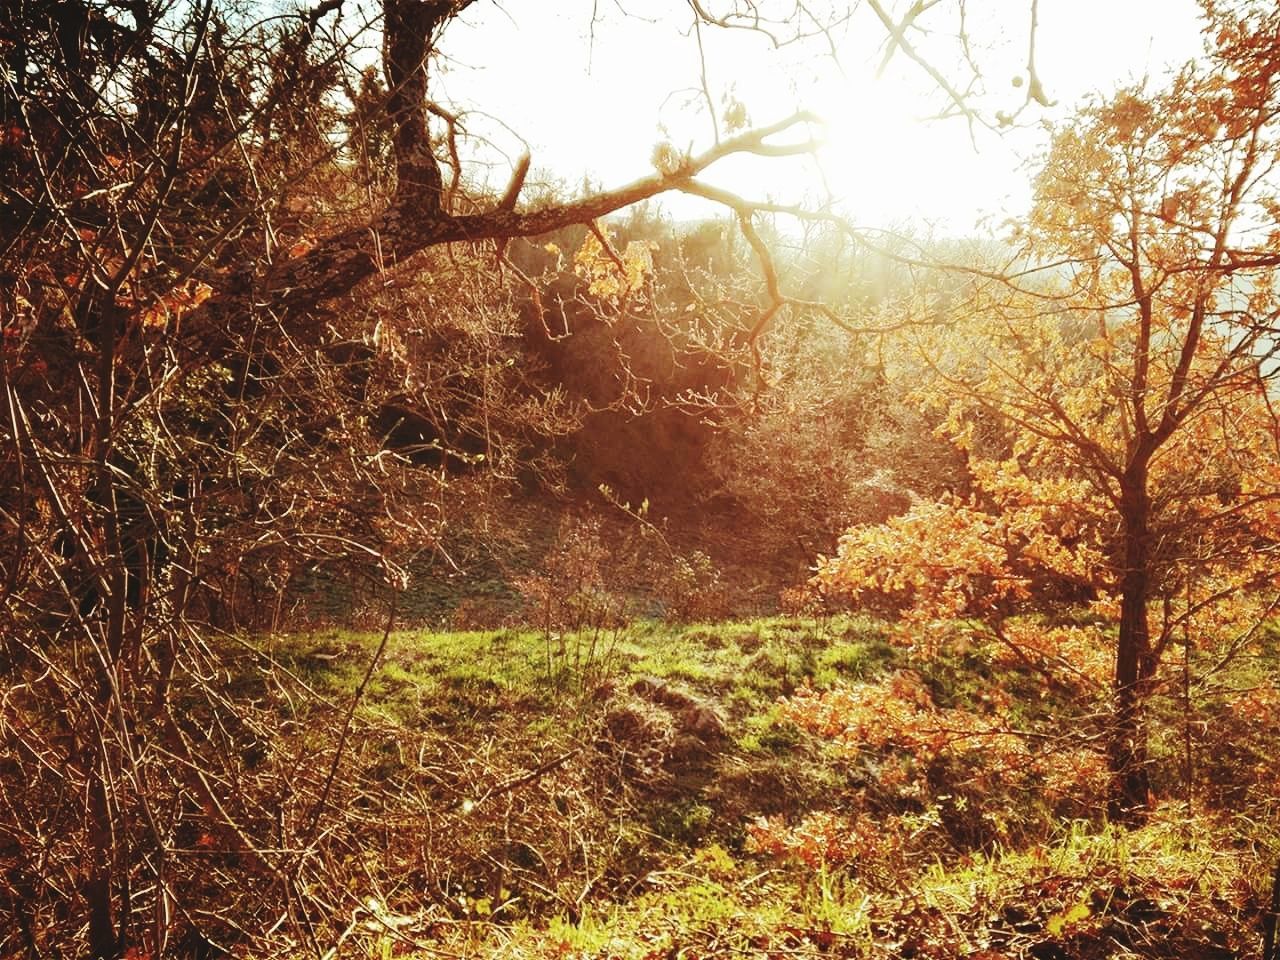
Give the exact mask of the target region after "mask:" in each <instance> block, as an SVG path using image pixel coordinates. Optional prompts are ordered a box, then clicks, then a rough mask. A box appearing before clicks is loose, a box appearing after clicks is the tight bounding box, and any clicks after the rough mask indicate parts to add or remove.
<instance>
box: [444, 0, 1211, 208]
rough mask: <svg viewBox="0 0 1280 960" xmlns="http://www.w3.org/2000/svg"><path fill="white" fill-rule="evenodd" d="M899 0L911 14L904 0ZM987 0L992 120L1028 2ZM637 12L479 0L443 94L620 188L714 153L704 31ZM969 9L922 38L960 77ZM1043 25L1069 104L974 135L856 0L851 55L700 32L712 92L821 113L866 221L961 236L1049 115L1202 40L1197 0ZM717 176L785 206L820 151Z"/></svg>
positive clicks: (544, 154)
mask: <svg viewBox="0 0 1280 960" xmlns="http://www.w3.org/2000/svg"><path fill="white" fill-rule="evenodd" d="M887 5H888V6H890V8H891V9H895V10H898V13H899V15H900V14H901V9H899V8H905V7H906V6H908V4H906V3H905V2H903V0H898V2H897V3H894V4H887ZM593 6H594V7H595V8H596V12H597V19H596V20H595V22H594V24H593V22H592V9H593ZM979 6H981V5H980V4H975V3H972V2H970V3H969V4H968V7H969V17H970V21H969V28H970V29H969V33H970V36H971V38H972V40H973V41H974V43H975V48H974V50H973V53H974V56H975V59H976V60H977V61H978V63H979V65H980V66H981V67H982V68H983V70H984V79H983V85H984V87H985V90H986V93H985V95H984V96H983V97H982V98H981V99H980V100H977V101H975V102H976V103H978V105H979V106H980V107H981V108H982V109H983V110H984V112H985V114H986V115H987V116H988V117H991V116H994V114H995V112H996V110H999V109H1004V110H1014V109H1016V108H1017V107H1018V105H1019V104H1020V103H1021V102H1022V100H1023V98H1024V95H1025V91H1026V86H1025V63H1026V59H1027V26H1028V23H1027V20H1028V10H1029V0H987V2H986V3H985V10H986V12H985V14H984V13H983V12H982V11H980V10H977V9H976V8H977V7H979ZM628 8H629V9H632V8H633V9H635V10H642V11H643V15H640V14H637V15H633V16H625V15H623V14H622V13H621V12H620V10H619V7H618V5H617V4H616V3H613V2H609V0H597V2H596V3H594V4H593V3H592V2H591V0H579V2H572V3H571V2H567V0H566V2H558V3H554V4H551V3H525V4H516V3H510V4H506V5H501V6H500V5H497V4H477V5H475V6H473V7H471V8H470V10H469V11H468V13H467V14H466V15H464V19H463V21H462V22H458V23H455V24H454V25H452V26H451V27H450V28H449V31H448V33H447V34H446V36H445V41H444V43H443V45H442V48H443V50H444V52H445V53H446V55H447V56H448V57H449V58H450V61H449V63H448V64H447V72H446V73H445V74H444V76H442V77H441V76H439V75H437V77H438V79H437V85H436V87H435V92H436V95H437V96H440V95H441V94H442V93H443V94H444V95H445V96H444V99H447V100H448V101H450V102H452V103H454V104H456V105H459V106H465V107H468V108H473V109H476V110H480V111H485V112H486V113H488V114H489V115H491V117H492V118H494V120H484V121H482V120H481V119H480V118H478V117H477V118H475V119H474V120H473V121H472V127H473V129H474V130H477V131H482V132H483V133H484V134H485V135H486V136H488V137H490V138H491V139H492V142H493V143H494V144H495V145H496V146H497V147H498V148H500V149H501V150H504V151H506V152H507V153H509V155H510V156H511V157H513V158H514V156H516V155H518V154H519V153H520V152H521V149H522V147H521V143H520V139H519V138H523V140H524V141H526V142H527V143H528V145H529V147H530V148H531V150H532V154H533V161H534V170H535V171H543V172H546V173H549V174H551V175H554V176H555V177H557V178H559V179H561V180H563V181H564V182H565V183H566V184H567V185H568V186H570V187H577V186H580V185H581V183H582V180H583V178H584V177H590V178H591V180H592V181H593V182H594V183H597V184H601V185H606V186H608V185H614V184H620V183H623V182H626V181H628V180H630V179H632V178H634V177H636V176H640V175H643V174H646V173H648V172H651V170H652V168H651V166H650V161H649V158H650V156H651V154H652V152H653V147H654V145H655V144H656V143H658V142H659V141H660V140H664V139H669V140H670V141H671V142H672V143H673V144H674V145H675V146H676V147H678V148H681V149H684V148H686V147H690V146H692V147H693V149H694V150H695V151H697V150H701V149H703V148H705V147H706V146H707V145H709V144H710V142H711V125H710V120H709V119H708V115H707V112H706V108H705V103H704V102H703V101H702V98H701V96H700V94H699V92H698V85H699V82H700V81H699V76H700V59H699V54H698V38H697V37H696V36H695V35H693V33H692V32H691V29H690V25H691V15H690V12H689V8H688V6H687V4H686V3H685V2H681V0H645V2H643V3H640V2H632V3H630V4H629V5H628ZM713 9H714V6H713ZM957 9H958V4H956V3H955V2H954V0H942V2H941V3H939V4H938V5H937V6H936V7H935V8H934V9H933V10H930V11H929V13H928V14H927V16H928V17H929V18H930V19H928V20H927V21H926V20H922V21H921V22H922V23H927V24H930V25H933V26H934V32H933V33H932V34H931V36H930V37H929V38H928V39H927V40H925V41H923V42H924V43H926V44H932V45H933V46H932V47H930V48H929V49H930V50H931V51H933V53H932V55H931V60H933V61H934V62H936V63H937V64H938V66H939V67H940V68H942V69H943V72H944V73H947V74H948V75H949V76H950V77H955V78H958V79H959V80H961V81H963V79H964V76H965V75H964V73H963V71H962V70H961V69H960V68H959V66H958V65H957V64H956V63H955V55H956V52H957V50H958V44H957V42H956V40H955V35H954V34H955V30H956V21H955V11H956V10H957ZM982 16H985V17H987V18H988V19H985V20H984V19H980V18H981V17H982ZM1039 22H1040V29H1039V32H1038V34H1037V65H1038V71H1039V74H1040V77H1041V79H1042V81H1043V83H1044V86H1045V88H1046V91H1047V93H1048V95H1049V97H1050V98H1051V99H1053V100H1055V101H1057V105H1056V106H1055V107H1053V108H1051V109H1047V110H1046V109H1043V108H1040V107H1035V106H1034V105H1033V106H1032V107H1029V108H1028V109H1027V110H1026V111H1025V112H1024V113H1023V115H1022V117H1021V118H1020V121H1029V122H1027V123H1022V124H1020V129H1015V130H1012V131H1006V132H1005V133H1003V134H996V133H994V132H991V131H989V130H985V129H978V130H976V132H975V137H976V141H977V145H976V148H975V145H974V142H973V141H972V140H971V139H970V132H969V127H968V125H967V124H965V122H964V121H962V120H957V119H950V120H936V119H935V120H931V121H929V120H922V119H920V118H922V117H927V116H929V115H931V114H936V113H937V112H938V111H939V110H940V109H941V108H942V107H943V106H944V105H945V97H943V96H942V95H940V94H939V93H938V91H937V88H936V87H933V86H931V84H930V81H928V79H927V78H926V77H924V75H923V74H922V73H921V71H920V70H919V68H918V67H917V66H916V65H915V64H913V63H911V62H910V61H909V60H908V59H907V58H906V57H905V56H903V55H902V54H901V53H899V54H898V55H897V56H896V57H895V58H894V60H893V61H892V62H891V63H890V65H889V67H888V68H887V69H886V70H885V71H884V73H883V75H882V76H877V68H878V66H879V61H880V60H881V55H882V52H883V41H884V38H885V32H884V29H883V28H882V27H881V26H880V24H879V22H878V21H877V20H876V19H875V17H874V15H873V13H872V12H871V11H870V10H867V9H858V10H857V11H856V15H855V17H854V19H853V20H852V22H851V23H850V24H849V26H848V27H847V28H846V29H844V30H843V31H842V32H841V33H840V34H839V35H838V36H837V37H836V41H837V50H836V52H837V56H838V59H839V62H838V63H837V62H836V61H835V60H833V59H832V57H831V56H830V54H829V52H828V53H826V55H824V47H823V45H822V43H821V42H819V41H809V42H807V43H805V44H802V45H797V46H791V47H786V48H783V49H781V50H773V49H771V47H770V44H769V43H768V42H767V40H766V39H765V38H763V37H761V36H759V35H755V34H752V33H748V32H746V31H725V30H717V29H707V28H704V29H703V30H702V33H701V39H702V44H703V49H704V50H705V55H706V64H707V69H708V85H709V87H710V89H711V92H712V95H713V98H714V99H715V100H716V101H717V106H719V105H720V102H721V98H722V97H726V96H728V97H734V98H736V99H738V100H740V101H741V102H742V103H743V104H744V105H745V106H746V108H747V110H748V112H749V114H750V118H751V120H752V121H753V122H754V123H757V124H764V123H770V122H773V121H775V120H777V119H780V118H782V117H785V116H787V115H789V114H790V113H791V112H793V111H794V110H796V109H808V110H812V111H814V112H816V113H818V114H820V115H821V116H823V117H824V119H825V120H826V129H825V130H824V131H822V136H823V137H824V140H825V146H824V147H823V149H822V151H821V157H820V164H821V167H822V175H823V176H825V181H826V183H827V184H828V185H829V187H830V189H831V190H832V192H833V193H835V194H836V195H837V196H838V197H840V198H841V202H842V207H843V209H844V211H845V212H846V213H847V214H848V215H850V216H851V217H852V218H853V219H854V220H856V221H858V222H860V223H863V224H868V225H886V224H889V223H892V222H897V221H902V220H904V219H913V220H918V221H919V220H923V221H929V222H932V223H935V224H937V225H939V226H940V227H941V228H942V229H944V230H947V231H949V232H967V231H969V230H971V229H973V227H974V226H975V224H976V223H977V222H979V221H980V220H981V219H982V218H983V217H994V218H995V219H996V220H997V221H998V220H1001V219H1003V218H1004V217H1005V216H1007V215H1009V214H1011V213H1016V212H1018V211H1020V210H1022V209H1025V206H1026V203H1027V199H1028V196H1029V188H1028V176H1029V175H1028V172H1027V170H1026V167H1025V161H1026V159H1027V158H1028V157H1031V156H1033V155H1034V154H1035V152H1036V150H1037V149H1039V148H1040V147H1041V146H1042V145H1043V144H1044V143H1045V141H1046V135H1045V131H1044V128H1043V124H1042V122H1041V121H1044V120H1046V119H1049V120H1061V119H1063V118H1064V117H1065V116H1067V115H1069V108H1070V106H1071V105H1072V104H1074V103H1077V102H1079V100H1080V99H1081V98H1082V97H1083V96H1085V95H1087V94H1089V93H1098V92H1101V93H1105V92H1107V91H1109V90H1112V89H1114V88H1115V87H1116V86H1117V85H1118V84H1120V83H1124V82H1127V81H1129V80H1132V79H1136V78H1141V77H1142V76H1143V75H1150V76H1151V77H1153V78H1158V77H1160V76H1161V75H1162V74H1163V73H1164V72H1165V71H1166V70H1167V69H1168V67H1169V66H1170V65H1176V64H1179V63H1181V62H1183V61H1185V60H1186V59H1189V58H1191V57H1193V56H1195V55H1196V54H1197V53H1198V52H1199V51H1200V49H1201V40H1200V34H1199V29H1200V25H1199V22H1198V20H1197V6H1196V4H1195V2H1194V0H1040V3H1039ZM593 30H594V43H593V42H592V40H591V33H592V31H593ZM948 31H950V35H949V36H948V35H947V33H948ZM1015 77H1022V78H1023V80H1024V85H1023V86H1022V87H1020V88H1019V87H1015V86H1014V78H1015ZM497 120H500V121H501V122H502V124H505V125H506V126H507V127H508V128H509V129H504V128H503V126H502V124H499V123H497V122H496V121H497ZM815 132H817V131H815ZM488 156H489V159H490V160H493V161H494V162H495V163H497V164H499V166H498V167H497V168H496V169H495V172H494V174H493V178H494V181H495V182H497V183H501V182H503V181H504V178H505V165H503V164H502V159H501V156H500V155H499V154H498V153H495V152H493V151H490V152H489V155H488ZM704 179H706V180H708V182H713V183H716V184H718V185H721V186H726V187H729V188H730V189H734V190H737V191H738V192H741V193H743V194H744V195H747V196H750V197H754V198H757V199H763V198H765V197H773V198H776V199H779V200H786V201H792V200H798V199H804V198H810V199H811V198H813V197H816V196H817V195H818V194H819V193H820V191H821V190H822V186H821V185H822V182H823V180H822V177H821V176H820V175H819V172H818V170H817V169H816V165H815V164H814V163H813V162H811V161H808V160H804V161H790V160H788V161H778V160H759V159H751V160H747V161H742V162H735V163H733V164H727V165H726V166H725V167H724V168H719V167H717V168H713V171H711V172H709V173H708V174H706V175H705V176H704ZM666 205H667V209H669V210H670V211H671V213H672V214H673V215H675V216H677V217H696V216H702V215H706V214H708V213H710V212H712V211H710V210H708V209H707V208H706V207H704V206H703V205H702V201H698V200H696V199H693V198H681V199H677V200H671V201H667V202H666Z"/></svg>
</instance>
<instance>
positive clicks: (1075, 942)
mask: <svg viewBox="0 0 1280 960" xmlns="http://www.w3.org/2000/svg"><path fill="white" fill-rule="evenodd" d="M947 629H949V630H951V631H953V632H954V631H963V630H964V629H965V628H964V625H963V624H953V625H949V626H948V627H947ZM1264 634H1265V636H1262V637H1261V638H1260V641H1259V643H1260V644H1261V645H1262V646H1266V645H1267V644H1273V643H1274V636H1273V635H1272V634H1271V633H1267V632H1265V631H1264ZM379 639H380V637H378V636H374V635H368V634H361V633H352V632H344V631H338V630H330V631H324V632H320V633H315V634H308V635H291V636H276V637H271V638H265V639H263V640H262V641H261V644H260V652H261V654H262V655H263V656H267V657H269V658H271V659H272V660H273V661H274V662H275V663H277V664H278V665H279V668H280V669H282V670H287V671H289V672H291V673H292V674H294V675H296V676H297V677H299V678H300V680H302V681H303V682H305V683H306V684H307V685H309V687H310V688H311V689H312V690H313V691H314V693H315V698H314V700H313V701H310V702H308V704H307V705H305V706H304V705H303V704H301V703H299V704H296V705H295V708H296V709H297V710H299V711H300V714H305V715H306V716H302V715H300V716H299V718H298V719H299V720H302V721H306V722H305V723H303V726H304V727H309V728H310V729H312V730H316V729H320V728H322V727H323V726H324V724H326V723H332V721H333V718H334V717H335V716H336V715H338V714H339V713H340V711H341V709H342V704H343V703H345V702H347V700H349V697H350V693H351V691H352V690H353V689H354V687H355V686H356V684H357V683H358V682H359V679H360V676H361V675H362V674H363V671H364V669H365V668H366V666H367V664H368V658H369V657H370V656H371V654H372V652H373V650H374V649H375V648H376V647H377V644H378V640H379ZM1259 649H1260V650H1261V646H1260V648H1259ZM948 650H949V651H950V652H946V653H944V654H943V655H941V656H934V655H931V656H930V657H928V658H924V657H919V656H916V655H914V653H913V650H912V649H911V647H910V645H904V644H902V643H901V638H900V636H899V637H897V638H896V639H895V638H893V637H891V636H890V635H889V633H887V632H886V631H885V629H884V628H882V626H881V625H880V624H879V623H877V622H875V621H873V620H869V619H866V618H857V617H836V618H831V619H824V620H800V619H791V618H783V617H779V618H771V619H761V620H755V621H750V622H736V623H724V624H694V625H687V626H672V625H665V624H659V623H652V622H640V623H633V624H629V625H627V624H619V625H616V626H609V627H598V628H593V629H590V630H584V631H577V632H572V633H563V634H552V633H549V632H548V631H546V630H516V629H508V630H498V631H483V632H468V633H441V632H434V631H426V630H416V631H404V632H400V633H397V634H394V635H393V636H392V637H391V639H390V642H389V644H388V646H387V649H386V651H385V656H384V658H383V660H382V662H381V665H380V667H379V668H378V669H377V670H376V671H375V672H374V674H373V675H372V678H371V680H370V683H369V685H368V687H367V688H366V691H365V694H364V697H363V698H362V700H361V702H360V704H359V706H358V709H357V710H356V714H355V718H354V720H355V723H356V725H357V726H358V728H359V730H360V738H359V741H358V744H357V745H356V747H355V749H354V750H353V753H352V756H351V758H350V760H349V763H348V765H347V766H346V767H344V776H347V777H351V778H354V779H355V780H363V781H367V782H369V783H375V782H379V783H383V784H386V783H392V784H398V785H399V788H401V789H404V790H406V791H410V792H412V793H413V794H414V795H415V796H416V797H417V801H418V802H419V803H420V804H421V805H422V807H423V809H427V810H429V811H430V816H429V817H427V818H426V819H424V820H422V821H415V822H417V823H418V824H419V827H418V828H415V829H421V824H423V823H425V824H429V826H430V831H429V834H422V833H419V834H418V835H416V836H412V837H396V836H394V834H395V830H396V824H395V823H391V824H390V825H387V824H383V825H382V828H381V829H382V831H383V836H381V837H373V838H371V840H370V845H369V848H368V849H366V850H364V851H361V852H360V854H359V856H361V857H363V858H365V859H366V860H368V865H367V866H366V868H365V869H364V870H363V872H362V873H360V874H354V876H363V877H364V878H365V879H364V880H363V881H361V880H358V879H357V880H353V881H351V882H352V884H353V885H354V886H353V889H352V891H351V898H352V902H353V904H354V906H353V908H352V909H353V912H352V914H351V915H352V917H353V918H354V920H353V922H352V924H351V925H350V926H349V927H348V928H346V929H344V930H338V931H333V932H332V933H331V934H329V941H328V942H330V943H332V945H333V946H334V947H335V948H336V949H337V950H338V953H339V954H340V955H342V956H357V957H371V958H382V957H391V956H408V957H415V958H418V957H421V958H427V957H434V956H440V955H446V956H475V957H485V956H503V957H507V956H509V957H528V958H543V957H548V958H550V957H555V958H565V957H575V958H576V957H583V958H586V957H602V958H603V957H618V958H636V960H657V958H666V957H689V958H693V957H731V956H733V957H738V956H759V957H779V958H781V957H793V956H810V955H812V956H839V957H865V958H880V957H884V958H888V957H918V958H929V957H934V958H944V957H962V956H963V957H969V958H971V960H972V958H976V960H993V958H996V957H1027V958H1037V960H1063V958H1080V960H1093V958H1102V957H1116V958H1123V957H1151V958H1165V957H1168V958H1174V957H1188V958H1205V960H1210V958H1212V960H1219V958H1221V960H1225V958H1249V957H1256V956H1258V955H1259V946H1258V944H1259V937H1258V930H1259V925H1260V922H1261V918H1262V914H1263V910H1264V904H1265V903H1266V901H1267V898H1268V896H1269V894H1270V889H1269V877H1270V872H1271V870H1272V868H1273V865H1274V862H1275V858H1276V856H1277V855H1278V854H1280V842H1278V841H1277V832H1276V816H1277V810H1276V799H1275V798H1276V792H1277V791H1276V789H1275V776H1276V774H1275V770H1274V769H1273V768H1272V767H1271V766H1270V765H1269V764H1268V763H1267V762H1265V759H1266V758H1267V757H1268V756H1269V753H1268V750H1269V744H1270V742H1271V739H1270V738H1271V737H1273V736H1274V735H1275V734H1276V733H1277V732H1280V721H1278V720H1277V715H1276V713H1274V712H1272V711H1271V710H1270V705H1271V704H1272V703H1273V702H1280V698H1276V697H1274V696H1273V694H1274V692H1275V690H1276V672H1275V669H1274V666H1273V664H1274V660H1273V659H1269V658H1268V657H1267V656H1265V651H1262V652H1261V654H1260V655H1259V656H1257V657H1253V658H1245V659H1242V660H1241V661H1240V663H1239V664H1238V665H1236V666H1234V667H1233V668H1232V672H1231V677H1230V678H1227V677H1219V678H1218V681H1219V682H1218V683H1217V684H1216V685H1215V686H1214V688H1213V689H1212V690H1206V691H1205V692H1204V695H1203V696H1200V697H1198V698H1197V699H1196V700H1195V701H1194V702H1190V703H1188V702H1180V701H1178V699H1177V696H1176V695H1175V693H1176V689H1177V688H1176V687H1175V686H1174V685H1173V684H1170V686H1169V691H1170V692H1169V693H1168V694H1167V695H1166V696H1164V698H1163V699H1162V700H1159V702H1158V708H1157V709H1155V710H1154V711H1153V713H1154V714H1155V716H1156V718H1157V719H1156V721H1155V723H1156V726H1155V728H1153V734H1154V737H1153V743H1154V744H1155V750H1154V751H1153V752H1154V757H1153V763H1154V764H1155V765H1156V768H1157V773H1158V774H1159V775H1158V776H1157V777H1156V778H1155V782H1156V783H1158V784H1159V786H1160V791H1161V793H1160V796H1159V797H1157V798H1156V801H1157V802H1156V805H1155V807H1154V811H1153V813H1152V815H1151V817H1150V818H1149V819H1148V821H1147V822H1146V823H1145V824H1144V825H1143V826H1141V827H1139V828H1136V829H1126V828H1121V827H1118V826H1114V825H1110V824H1108V823H1106V822H1105V818H1104V817H1103V815H1102V810H1103V807H1104V805H1105V804H1104V792H1105V786H1106V784H1105V778H1100V776H1099V771H1100V770H1101V769H1102V767H1101V766H1100V763H1101V755H1100V753H1099V749H1098V743H1099V738H1098V736H1097V724H1098V723H1099V719H1098V718H1099V717H1101V716H1104V715H1105V710H1104V707H1105V696H1106V693H1105V691H1100V690H1097V689H1093V688H1090V687H1088V686H1087V685H1085V684H1084V683H1083V681H1080V680H1078V679H1074V680H1073V679H1071V677H1070V676H1063V675H1059V674H1053V675H1049V674H1046V673H1044V672H1043V671H1037V670H1036V669H1034V668H1033V666H1029V665H1027V664H1025V663H1017V662H1010V660H1009V658H1007V657H1005V656H1003V655H1002V654H1001V652H1000V651H999V650H998V649H997V648H995V647H994V646H989V645H987V644H985V643H984V642H982V641H981V639H975V640H974V642H973V643H972V644H971V645H968V646H966V645H964V644H961V645H959V646H958V647H957V646H956V645H951V646H949V647H948ZM1241 691H1245V692H1244V693H1242V692H1241ZM841 698H843V699H841ZM1233 698H1234V699H1233ZM1242 698H1243V699H1242ZM326 704H328V705H327V706H326ZM1242 704H1243V705H1244V707H1247V708H1248V710H1250V711H1252V712H1250V713H1248V716H1247V722H1245V720H1246V718H1244V717H1242V716H1240V715H1238V714H1237V712H1238V711H1239V710H1240V709H1243V708H1242V707H1241V705H1242ZM1233 711H1237V712H1233ZM299 736H300V737H302V736H305V735H304V734H299ZM1227 743H1229V744H1230V749H1229V750H1228V749H1227V747H1226V744H1227ZM1188 762H1189V763H1190V768H1188V767H1187V763H1188ZM406 822H407V821H406ZM388 867H393V869H388Z"/></svg>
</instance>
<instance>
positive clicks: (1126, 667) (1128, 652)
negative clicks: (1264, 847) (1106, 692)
mask: <svg viewBox="0 0 1280 960" xmlns="http://www.w3.org/2000/svg"><path fill="white" fill-rule="evenodd" d="M1126 480H1127V481H1128V482H1127V483H1126V486H1125V489H1124V490H1123V493H1122V498H1121V511H1122V515H1123V520H1124V569H1123V573H1122V577H1121V580H1120V636H1119V638H1118V640H1117V643H1116V669H1115V684H1114V692H1115V702H1114V710H1115V713H1114V717H1113V718H1112V727H1111V734H1110V743H1109V744H1108V758H1109V761H1110V768H1111V775H1112V787H1111V798H1110V801H1109V803H1108V806H1107V813H1108V816H1110V817H1111V818H1112V819H1113V820H1117V821H1119V822H1121V823H1130V824H1132V823H1138V822H1141V821H1142V820H1143V819H1144V817H1145V815H1146V810H1147V806H1148V803H1149V795H1150V776H1149V774H1148V771H1147V740H1146V737H1147V734H1146V728H1145V724H1144V722H1143V712H1144V706H1145V702H1144V701H1145V699H1146V693H1147V686H1148V681H1149V679H1150V677H1151V673H1152V664H1151V634H1150V631H1149V628H1148V626H1147V599H1148V595H1149V592H1150V569H1149V568H1150V563H1151V546H1150V532H1149V530H1148V518H1149V515H1150V510H1151V503H1150V500H1149V498H1148V496H1147V489H1146V487H1147V484H1146V480H1147V477H1146V468H1145V464H1144V465H1142V466H1141V467H1139V468H1135V469H1131V470H1130V471H1129V475H1128V476H1127V477H1126Z"/></svg>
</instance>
